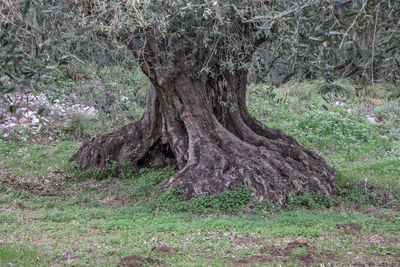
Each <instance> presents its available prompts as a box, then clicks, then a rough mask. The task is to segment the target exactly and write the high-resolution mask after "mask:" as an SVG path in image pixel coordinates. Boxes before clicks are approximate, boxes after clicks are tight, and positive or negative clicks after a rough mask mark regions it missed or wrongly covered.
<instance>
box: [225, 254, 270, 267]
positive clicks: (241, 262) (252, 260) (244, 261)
mask: <svg viewBox="0 0 400 267" xmlns="http://www.w3.org/2000/svg"><path fill="white" fill-rule="evenodd" d="M271 260H272V259H271V258H267V257H264V256H251V257H247V258H242V259H234V260H232V261H231V262H232V264H233V265H236V266H240V265H248V264H255V263H265V262H268V261H271Z"/></svg>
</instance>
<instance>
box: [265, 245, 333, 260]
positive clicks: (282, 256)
mask: <svg viewBox="0 0 400 267" xmlns="http://www.w3.org/2000/svg"><path fill="white" fill-rule="evenodd" d="M298 248H304V249H305V251H306V253H305V254H296V255H294V259H297V260H298V261H300V262H302V263H303V264H305V265H310V264H313V263H314V262H315V261H317V260H319V259H328V260H330V261H332V260H334V259H335V255H334V254H333V252H330V251H324V252H318V251H317V249H316V248H315V247H314V246H312V245H309V244H308V243H307V242H299V241H293V242H290V243H288V244H287V245H286V247H285V248H281V247H280V246H276V245H269V246H264V247H262V248H261V249H260V253H261V254H266V253H267V254H269V255H271V256H272V257H273V258H272V260H283V261H284V262H287V261H288V260H289V259H288V258H289V257H292V255H293V250H294V249H298Z"/></svg>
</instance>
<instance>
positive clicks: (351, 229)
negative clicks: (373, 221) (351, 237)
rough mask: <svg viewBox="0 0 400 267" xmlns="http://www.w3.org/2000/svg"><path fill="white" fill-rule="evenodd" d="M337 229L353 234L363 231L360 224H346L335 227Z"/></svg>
mask: <svg viewBox="0 0 400 267" xmlns="http://www.w3.org/2000/svg"><path fill="white" fill-rule="evenodd" d="M335 228H336V229H343V230H344V232H345V233H348V234H351V233H358V232H360V231H361V229H362V227H361V225H359V224H358V223H353V222H350V223H344V224H340V223H338V224H336V226H335Z"/></svg>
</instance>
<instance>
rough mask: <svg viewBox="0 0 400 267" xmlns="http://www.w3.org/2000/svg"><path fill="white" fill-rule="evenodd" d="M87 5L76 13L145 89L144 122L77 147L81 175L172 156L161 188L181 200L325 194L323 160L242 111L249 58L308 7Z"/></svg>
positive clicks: (233, 1)
mask: <svg viewBox="0 0 400 267" xmlns="http://www.w3.org/2000/svg"><path fill="white" fill-rule="evenodd" d="M96 3H98V2H95V1H93V2H90V3H89V4H87V5H86V6H85V9H86V10H84V12H86V13H88V12H89V13H90V14H91V16H93V17H96V19H100V20H101V22H98V24H101V25H102V27H103V31H104V32H106V33H107V34H109V35H111V36H114V38H117V39H118V40H119V41H121V42H124V43H125V44H126V45H127V47H128V49H129V50H130V51H131V52H132V53H133V54H134V55H135V57H136V58H137V60H138V63H139V65H140V67H141V69H142V71H143V72H144V73H145V74H146V75H147V77H148V78H149V79H150V81H151V83H152V87H151V88H150V89H149V91H148V96H147V104H146V109H147V111H146V112H145V114H144V116H143V118H142V119H141V120H139V121H136V122H133V123H131V124H129V125H126V126H124V127H122V128H121V129H118V130H116V131H114V132H112V133H110V134H107V135H104V136H100V137H96V138H94V139H92V140H91V141H90V142H88V143H86V144H84V145H83V146H82V147H81V148H80V149H79V151H78V152H77V153H76V154H75V155H74V156H73V157H72V159H71V160H73V161H75V162H76V163H77V165H78V166H79V167H80V168H81V169H83V170H87V169H90V168H95V167H98V168H103V167H105V166H106V165H107V163H108V162H109V161H118V162H131V163H132V164H134V165H135V166H137V167H142V166H147V165H150V164H153V166H154V165H157V164H162V163H163V162H164V161H165V160H166V159H167V158H170V159H173V160H174V162H175V163H176V165H177V167H178V168H179V172H178V173H176V174H175V175H173V176H172V177H171V178H170V179H169V180H168V181H166V182H165V183H163V185H162V186H164V187H172V186H176V187H178V188H180V189H181V191H182V193H183V194H184V195H185V196H186V197H188V198H190V197H196V196H200V195H210V194H217V193H220V192H222V191H225V190H233V189H236V188H238V187H242V186H247V187H249V188H250V189H251V191H252V201H253V202H259V201H263V200H265V199H270V200H274V201H276V202H278V203H281V204H283V203H284V202H285V201H286V197H287V194H288V193H290V192H293V193H296V192H298V191H300V190H301V189H304V188H308V189H309V190H312V191H314V192H318V193H321V194H331V193H332V187H333V185H334V183H335V179H336V174H335V171H334V170H333V169H332V168H331V167H330V166H328V164H327V163H326V162H325V160H324V159H323V158H321V157H320V156H319V155H317V154H316V153H314V152H312V151H310V150H308V149H306V148H304V147H303V146H301V145H300V144H299V143H297V142H296V141H295V140H294V139H293V138H292V137H289V136H287V135H285V134H284V133H282V132H281V131H280V130H275V129H270V128H268V127H266V126H265V125H263V124H262V123H260V122H259V121H257V120H256V119H255V118H254V117H253V116H251V115H250V114H249V112H248V110H247V108H246V85H247V73H248V68H249V66H250V62H251V59H252V55H253V53H254V52H255V51H256V49H257V47H258V46H260V45H261V44H262V43H264V42H272V41H273V40H274V39H275V38H277V36H278V35H279V34H281V30H280V29H281V28H285V27H291V23H292V21H293V19H292V18H293V16H296V15H297V14H298V13H299V12H303V10H305V9H308V8H313V5H316V4H318V5H325V4H328V3H321V2H320V1H319V2H318V3H316V2H315V1H296V2H294V4H293V3H292V1H258V0H253V1H243V0H226V1H216V0H214V1H205V0H196V1H175V0H163V1H154V0H143V1H140V0H129V1H107V2H102V4H100V5H101V6H99V5H98V4H96Z"/></svg>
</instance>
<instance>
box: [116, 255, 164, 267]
mask: <svg viewBox="0 0 400 267" xmlns="http://www.w3.org/2000/svg"><path fill="white" fill-rule="evenodd" d="M120 263H121V266H124V267H139V266H148V265H152V266H164V265H165V264H164V263H163V262H162V261H160V260H159V259H153V258H146V257H143V256H139V255H129V256H125V257H122V258H121V259H120Z"/></svg>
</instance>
